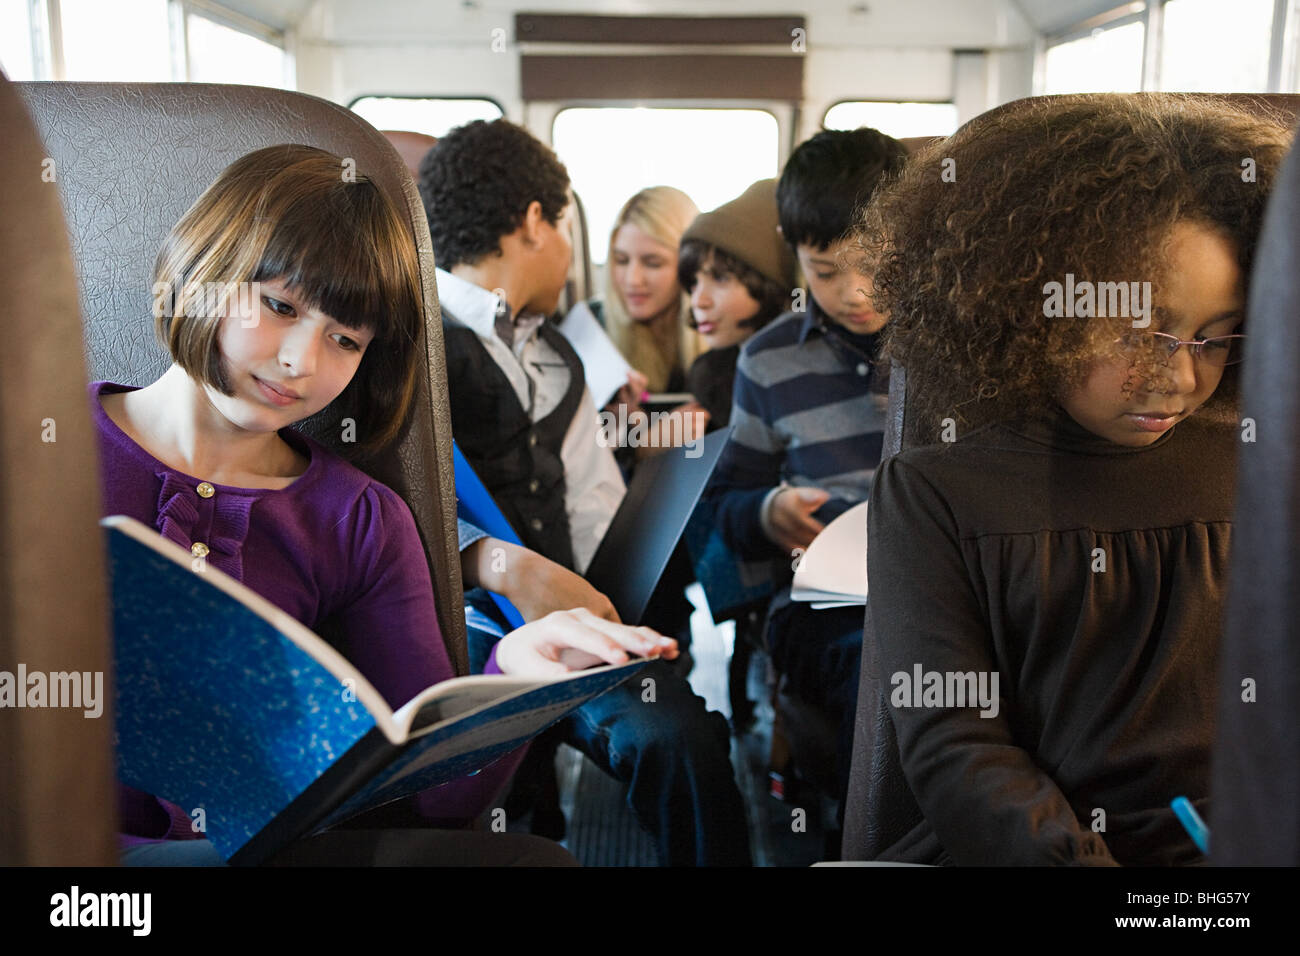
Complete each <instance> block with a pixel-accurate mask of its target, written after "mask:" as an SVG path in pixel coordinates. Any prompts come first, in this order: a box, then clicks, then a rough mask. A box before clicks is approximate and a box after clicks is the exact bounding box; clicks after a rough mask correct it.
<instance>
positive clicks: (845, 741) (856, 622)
mask: <svg viewBox="0 0 1300 956" xmlns="http://www.w3.org/2000/svg"><path fill="white" fill-rule="evenodd" d="M865 619H866V608H864V607H861V606H856V607H842V608H827V609H826V610H823V611H814V610H813V609H812V606H811V605H810V604H806V603H802V602H792V601H790V589H789V588H786V589H785V590H783V591H781V592H778V593H777V595H776V596H775V597H774V598H773V599H772V603H771V605H770V607H769V610H768V631H767V645H768V651H769V653H770V654H771V657H772V666H773V667H774V668H776V671H777V672H778V673H779V674H783V675H785V677H786V678H787V680H788V682H789V687H790V689H791V690H793V691H794V692H795V693H796V694H797V695H798V696H799V697H801V698H803V699H804V700H805V701H807V702H809V703H812V704H816V705H818V706H820V707H822V708H824V709H826V710H827V711H829V712H830V714H831V715H832V716H833V717H834V718H835V720H836V726H837V727H838V733H837V739H836V742H835V746H836V759H835V777H836V780H837V781H838V790H839V792H838V793H835V794H833V796H834V797H835V799H836V800H837V801H838V802H839V806H840V813H841V814H843V808H844V798H845V796H846V794H847V793H848V785H849V766H850V761H851V758H852V756H853V729H854V722H855V719H856V715H857V709H858V681H859V678H860V676H861V671H862V629H863V624H864V622H865Z"/></svg>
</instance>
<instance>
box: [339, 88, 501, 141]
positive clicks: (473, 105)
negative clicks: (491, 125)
mask: <svg viewBox="0 0 1300 956" xmlns="http://www.w3.org/2000/svg"><path fill="white" fill-rule="evenodd" d="M351 109H352V112H354V113H356V114H357V115H358V116H360V117H361V118H362V119H364V120H365V121H366V122H367V123H369V124H370V125H371V126H373V127H374V128H375V129H405V130H410V131H411V132H413V133H424V134H426V135H428V136H433V137H442V136H445V135H446V134H447V132H448V131H449V130H453V129H455V128H456V127H457V126H464V125H465V124H466V123H472V122H474V120H480V119H481V120H494V119H498V118H499V117H502V116H504V115H505V111H504V110H502V109H501V107H500V106H499V105H498V104H497V103H495V102H494V101H493V100H488V99H473V98H470V97H442V98H439V97H434V96H359V97H357V98H356V99H355V100H353V101H352V106H351Z"/></svg>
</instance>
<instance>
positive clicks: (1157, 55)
mask: <svg viewBox="0 0 1300 956" xmlns="http://www.w3.org/2000/svg"><path fill="white" fill-rule="evenodd" d="M1168 2H1169V0H1145V2H1143V0H1136V2H1133V3H1126V4H1121V5H1119V6H1116V7H1114V8H1112V9H1110V10H1107V11H1104V12H1102V13H1099V14H1097V15H1096V16H1093V17H1089V18H1088V19H1086V20H1081V21H1079V22H1078V23H1075V24H1072V25H1071V26H1069V27H1066V28H1065V29H1063V30H1059V31H1054V32H1052V33H1049V34H1047V35H1046V36H1044V37H1043V39H1042V42H1040V43H1039V44H1038V45H1037V49H1036V50H1035V55H1034V84H1033V90H1034V95H1035V96H1042V95H1044V88H1045V86H1046V79H1047V51H1048V50H1050V49H1051V48H1053V47H1056V46H1060V45H1061V44H1063V43H1069V42H1071V41H1073V40H1081V39H1084V38H1086V37H1089V36H1092V35H1093V34H1094V33H1096V32H1097V31H1099V30H1101V31H1105V30H1113V29H1115V28H1116V27H1122V26H1127V25H1128V24H1130V23H1137V22H1141V23H1142V24H1143V39H1142V69H1141V76H1142V86H1141V89H1142V91H1143V92H1145V91H1148V90H1158V89H1159V88H1160V60H1161V54H1162V52H1163V50H1162V48H1163V45H1164V40H1165V36H1164V13H1165V4H1166V3H1168ZM1139 4H1140V5H1141V7H1142V9H1134V8H1135V7H1137V6H1139ZM1292 10H1293V5H1292V2H1291V0H1273V19H1272V22H1271V24H1270V26H1269V43H1268V87H1267V89H1266V90H1265V91H1264V94H1270V93H1296V92H1300V57H1298V56H1296V54H1295V53H1294V51H1293V50H1292V47H1293V46H1294V44H1295V41H1296V33H1297V31H1298V30H1300V24H1298V23H1296V22H1295V21H1296V20H1297V19H1300V17H1297V16H1295V15H1294V14H1293V12H1292ZM1284 74H1285V75H1284ZM1284 86H1286V87H1288V88H1286V89H1284V88H1283V87H1284Z"/></svg>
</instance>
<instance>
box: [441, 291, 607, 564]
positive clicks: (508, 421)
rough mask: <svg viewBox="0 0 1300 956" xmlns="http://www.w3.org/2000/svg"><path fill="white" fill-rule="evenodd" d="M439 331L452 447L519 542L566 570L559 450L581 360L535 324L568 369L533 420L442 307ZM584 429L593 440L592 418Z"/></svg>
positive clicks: (569, 551)
mask: <svg viewBox="0 0 1300 956" xmlns="http://www.w3.org/2000/svg"><path fill="white" fill-rule="evenodd" d="M442 331H443V338H444V340H445V342H446V352H447V385H448V387H449V389H450V392H451V396H450V397H451V430H452V434H453V435H454V436H455V439H456V444H457V445H459V446H460V450H461V452H462V453H463V454H464V455H465V459H466V460H467V461H468V462H469V463H470V465H471V466H472V467H473V468H474V471H475V472H476V473H477V474H478V476H479V478H480V479H481V480H482V481H483V484H484V485H485V486H486V487H487V490H488V491H490V492H491V493H492V497H493V498H494V499H495V500H496V503H497V507H499V508H500V509H501V513H502V514H503V515H505V518H506V520H507V521H509V522H510V525H511V527H513V528H514V529H515V532H516V533H517V534H518V535H519V538H520V540H521V541H523V543H524V544H525V545H527V546H528V547H529V548H531V549H533V550H534V551H536V552H538V553H539V554H542V555H544V556H545V557H548V558H550V559H551V560H552V561H555V562H557V563H559V564H562V565H564V566H565V567H566V568H570V569H572V568H573V542H572V539H571V538H570V536H569V517H568V513H567V512H566V511H565V507H564V491H565V484H564V462H563V461H562V460H561V459H560V448H561V447H562V445H563V444H564V435H565V432H567V431H568V429H569V423H570V422H571V421H573V416H574V414H575V413H576V412H577V410H578V403H579V402H580V401H581V400H582V392H583V389H584V388H586V380H585V378H584V377H583V374H582V360H581V359H579V358H578V354H577V353H576V352H574V351H573V346H571V345H569V342H568V340H567V339H566V338H565V337H564V336H563V335H561V334H560V332H559V331H558V330H556V328H555V327H554V326H553V325H552V324H551V323H550V322H543V323H542V324H541V326H539V328H538V335H540V336H541V338H542V340H543V341H545V342H546V344H547V345H549V346H550V347H551V348H552V349H553V350H554V351H555V352H556V353H557V354H558V355H559V356H560V357H561V358H563V359H564V364H565V365H566V366H568V369H569V388H568V391H567V392H565V394H564V397H563V398H562V399H561V400H560V403H559V405H557V406H556V407H555V408H554V410H552V411H551V413H550V414H549V415H547V416H546V417H545V418H543V419H542V420H541V421H539V422H533V421H532V419H531V418H530V417H529V414H528V410H527V409H525V408H524V407H523V406H522V405H521V404H520V403H519V397H518V396H517V395H516V394H515V389H514V386H512V385H511V384H510V380H509V379H508V378H506V376H505V373H504V372H502V371H501V368H500V366H498V365H497V363H496V361H495V360H494V359H493V358H492V356H491V355H489V354H488V351H487V349H486V348H484V346H483V343H482V342H481V341H479V337H478V336H477V335H476V334H475V333H474V332H473V330H471V329H469V328H466V327H465V326H463V325H454V324H451V323H450V322H448V321H447V312H446V310H445V309H444V310H443V326H442ZM591 427H592V434H593V435H594V434H595V429H596V423H595V422H594V421H593V422H592V423H591Z"/></svg>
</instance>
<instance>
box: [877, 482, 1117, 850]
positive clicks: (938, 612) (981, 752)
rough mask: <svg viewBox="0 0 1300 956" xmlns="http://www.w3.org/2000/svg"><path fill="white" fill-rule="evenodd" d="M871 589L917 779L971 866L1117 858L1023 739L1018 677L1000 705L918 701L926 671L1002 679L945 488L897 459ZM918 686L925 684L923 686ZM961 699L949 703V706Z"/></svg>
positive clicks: (894, 710)
mask: <svg viewBox="0 0 1300 956" xmlns="http://www.w3.org/2000/svg"><path fill="white" fill-rule="evenodd" d="M867 515H868V524H869V529H868V541H869V548H868V550H869V557H868V561H867V574H868V590H869V592H870V595H871V598H870V600H871V608H872V611H871V618H872V622H873V632H874V633H872V634H868V635H866V636H865V639H866V640H873V639H874V640H875V641H876V642H877V644H878V646H879V648H880V666H881V671H882V673H881V675H880V679H881V688H882V690H883V692H884V693H885V694H887V695H889V701H890V714H891V716H892V718H893V722H894V727H895V729H896V731H897V736H898V747H899V754H900V757H901V761H902V766H903V772H904V775H905V776H906V778H907V782H908V784H909V786H910V787H911V789H912V793H913V794H914V795H915V796H916V799H917V803H918V804H919V806H920V808H921V811H922V812H923V813H924V814H925V817H926V820H927V821H928V822H929V824H930V826H931V827H933V829H934V832H935V835H936V836H937V837H938V839H939V842H940V843H941V844H942V845H943V847H944V848H945V849H946V850H947V851H948V853H949V854H950V855H951V856H952V858H953V860H954V861H955V862H957V863H958V864H963V865H989V864H994V865H996V864H1015V865H1024V864H1039V865H1041V864H1074V865H1086V866H1106V865H1111V866H1113V865H1115V861H1114V859H1113V858H1112V857H1111V855H1110V851H1109V850H1108V848H1107V847H1106V844H1105V842H1104V841H1103V840H1102V838H1101V836H1100V835H1099V834H1097V833H1094V832H1093V831H1092V830H1091V829H1090V828H1089V827H1087V826H1084V825H1081V824H1080V822H1079V820H1078V818H1077V817H1076V816H1075V813H1074V810H1073V808H1072V807H1071V806H1070V802H1069V801H1068V800H1067V799H1066V797H1065V795H1064V794H1063V793H1062V792H1061V790H1060V788H1059V787H1058V786H1057V785H1056V782H1055V781H1054V780H1053V779H1052V778H1051V777H1050V776H1049V775H1048V774H1046V773H1045V772H1043V770H1042V769H1041V768H1040V767H1039V766H1038V765H1037V764H1036V763H1035V762H1034V759H1033V757H1032V755H1031V754H1030V753H1029V752H1027V751H1026V750H1025V749H1024V748H1023V747H1021V746H1020V745H1019V743H1018V742H1017V741H1016V740H1015V739H1014V737H1013V734H1012V730H1011V724H1010V722H1009V719H1008V718H1009V716H1010V714H1009V708H1010V707H1011V706H1013V704H1012V701H1011V700H1010V695H1009V694H1008V691H1009V690H1010V687H1011V684H1010V680H1011V675H1007V674H1000V675H998V691H999V693H998V694H997V695H996V696H995V697H994V701H995V702H996V711H995V712H994V707H992V706H990V707H988V708H982V707H981V706H980V704H979V703H978V702H968V704H969V706H913V704H914V703H915V702H916V698H914V697H913V696H912V688H911V686H910V685H911V683H914V682H915V674H916V670H915V669H916V668H917V666H918V665H919V667H920V670H921V672H922V674H924V673H927V672H931V671H937V672H939V673H940V674H943V675H945V684H946V675H947V674H948V673H961V674H970V673H973V674H974V675H975V677H976V679H977V680H978V679H979V677H980V676H981V675H983V676H984V680H985V681H986V684H985V687H988V688H991V687H992V675H993V674H994V673H995V672H996V670H997V661H996V659H995V656H994V651H993V641H992V636H991V632H990V629H989V625H988V623H987V622H986V619H985V615H984V613H983V611H982V609H981V605H980V601H979V599H978V595H977V592H976V589H975V586H974V585H973V583H972V575H971V573H970V572H969V570H968V568H967V565H966V562H965V560H964V558H963V554H962V549H961V543H960V538H959V535H958V530H957V524H956V521H955V519H954V516H953V514H952V511H951V509H950V508H949V506H948V504H947V502H946V501H945V500H944V498H943V496H942V495H941V494H940V493H939V492H938V491H937V490H936V489H935V488H934V487H933V486H932V485H931V484H930V482H929V481H927V480H926V478H925V477H924V476H923V475H922V474H921V472H920V471H919V470H918V469H917V468H916V467H915V466H914V465H911V464H909V463H908V462H906V461H904V460H900V459H899V458H898V457H894V458H891V459H889V460H888V461H886V462H885V463H884V464H883V465H881V467H880V470H879V471H878V472H877V473H876V479H875V483H874V485H873V488H872V493H871V507H870V508H869V509H868V512H867ZM917 693H919V691H917ZM949 703H952V702H951V701H944V704H949Z"/></svg>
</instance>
